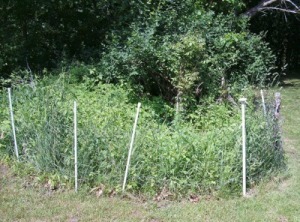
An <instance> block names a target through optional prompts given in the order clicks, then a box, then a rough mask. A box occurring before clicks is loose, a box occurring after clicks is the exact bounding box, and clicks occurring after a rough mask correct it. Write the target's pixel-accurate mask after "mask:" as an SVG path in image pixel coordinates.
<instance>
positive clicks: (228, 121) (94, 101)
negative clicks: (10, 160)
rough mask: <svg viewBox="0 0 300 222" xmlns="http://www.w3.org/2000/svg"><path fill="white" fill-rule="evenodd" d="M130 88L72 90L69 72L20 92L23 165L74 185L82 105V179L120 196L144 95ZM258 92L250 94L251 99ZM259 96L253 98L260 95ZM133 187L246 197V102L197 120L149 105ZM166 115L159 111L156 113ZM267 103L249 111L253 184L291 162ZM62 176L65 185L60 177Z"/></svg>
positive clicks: (4, 114) (214, 108) (7, 144)
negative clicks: (74, 107)
mask: <svg viewBox="0 0 300 222" xmlns="http://www.w3.org/2000/svg"><path fill="white" fill-rule="evenodd" d="M126 87H128V86H126V85H125V86H123V87H122V86H116V85H112V84H100V85H98V86H97V88H94V89H92V90H91V89H89V87H88V85H86V84H85V83H82V84H74V83H73V82H72V78H71V77H70V76H69V75H68V73H62V74H61V75H60V77H59V78H56V77H55V78H44V79H41V80H39V81H37V82H35V84H34V86H32V85H30V84H27V83H26V81H25V83H24V84H19V85H17V86H16V87H14V88H13V104H14V113H15V121H16V129H17V135H18V136H17V138H18V144H19V149H20V151H19V152H20V159H21V161H24V162H27V163H30V164H31V165H32V166H33V168H34V169H35V170H37V171H38V172H41V173H42V172H48V173H52V174H57V175H58V176H57V177H58V178H60V179H54V180H53V182H52V183H53V184H52V186H53V188H55V187H57V186H59V183H60V182H62V181H69V184H72V183H73V181H74V176H73V175H74V173H73V172H74V155H73V113H72V112H73V110H72V104H73V101H74V100H76V101H77V103H78V106H79V108H78V129H79V132H78V138H79V151H78V155H79V158H78V163H79V183H80V184H82V185H87V186H89V187H95V186H99V185H100V184H102V185H104V186H105V187H106V192H107V193H109V192H111V191H112V190H114V191H116V192H119V191H120V190H121V184H122V179H123V175H124V171H125V163H126V158H127V153H128V147H129V142H130V141H129V139H130V135H131V131H132V124H133V118H134V114H135V107H136V102H137V98H136V97H135V96H134V94H132V93H131V92H132V90H130V89H128V88H126ZM249 95H250V94H249ZM254 98H255V97H253V99H254ZM1 99H2V101H3V102H2V109H1V110H2V111H1V118H2V124H1V131H2V134H3V135H4V136H3V138H2V140H1V149H4V150H7V151H8V152H9V153H10V154H11V155H13V146H12V145H13V144H12V142H11V139H10V125H9V124H10V123H9V121H8V118H9V116H8V102H7V95H6V91H5V90H4V91H2V93H1ZM141 102H142V112H141V114H140V120H139V124H138V129H137V135H136V141H135V145H134V150H133V154H132V161H131V167H130V174H129V177H128V184H127V190H128V191H130V192H133V193H143V194H147V195H151V196H154V195H155V194H157V193H159V192H160V191H162V190H163V189H164V190H168V192H170V194H172V196H173V197H175V198H176V197H180V196H182V195H188V194H190V193H206V194H207V193H212V192H219V193H220V194H222V193H223V194H225V193H227V194H239V192H240V188H241V183H240V181H241V166H242V164H241V136H240V135H241V134H240V131H241V128H240V124H241V121H240V109H239V106H232V105H230V104H226V103H221V104H217V103H215V102H214V103H211V104H210V105H209V106H199V107H198V109H197V112H195V113H194V114H193V115H191V114H190V115H189V116H184V115H181V114H180V113H177V114H176V111H175V110H174V108H173V107H172V106H170V105H168V104H167V103H164V102H163V101H162V100H160V99H157V100H150V99H148V98H144V99H142V101H141ZM157 110H159V112H158V111H157ZM269 115H270V118H271V119H266V117H265V116H264V115H263V112H262V110H261V108H260V107H258V108H257V107H255V106H254V105H249V107H248V111H247V132H248V133H247V136H248V141H247V142H248V147H249V149H248V165H249V170H248V186H251V185H253V184H255V183H256V182H258V181H259V180H261V179H262V178H263V176H265V175H270V173H271V172H275V171H277V170H278V169H280V168H281V167H282V166H283V165H284V158H283V151H282V147H281V146H280V143H276V141H278V140H280V135H279V134H278V131H276V130H275V131H274V130H273V129H274V126H275V125H276V124H277V123H276V121H275V122H274V118H272V117H271V116H272V115H273V114H272V112H270V113H269ZM60 180H61V181H60Z"/></svg>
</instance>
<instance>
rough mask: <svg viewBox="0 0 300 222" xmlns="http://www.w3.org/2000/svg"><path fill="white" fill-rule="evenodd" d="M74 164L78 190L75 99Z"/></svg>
mask: <svg viewBox="0 0 300 222" xmlns="http://www.w3.org/2000/svg"><path fill="white" fill-rule="evenodd" d="M74 166H75V192H76V193H77V190H78V182H77V180H78V173H77V104H76V101H74Z"/></svg>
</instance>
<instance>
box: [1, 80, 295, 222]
mask: <svg viewBox="0 0 300 222" xmlns="http://www.w3.org/2000/svg"><path fill="white" fill-rule="evenodd" d="M285 83H286V84H285V86H284V87H283V88H281V89H279V90H278V91H280V92H281V93H282V109H281V113H282V120H283V138H284V149H285V151H286V156H287V159H288V170H287V172H284V173H282V174H281V175H280V176H278V177H276V178H273V180H272V181H271V182H267V183H262V185H260V186H259V187H256V188H255V190H254V191H253V194H252V196H251V197H249V198H242V197H235V198H231V199H216V198H210V197H202V198H201V199H200V201H199V202H198V203H191V202H189V201H188V200H183V201H181V202H170V201H162V202H154V201H146V202H142V201H139V200H137V199H134V200H133V199H132V198H121V197H114V198H108V197H107V198H102V197H100V198H97V197H95V196H92V195H86V194H81V193H79V194H75V193H74V192H73V191H64V192H62V191H59V192H47V191H46V189H42V188H40V189H37V188H32V187H30V186H28V185H27V182H26V180H25V179H24V178H20V177H17V176H15V175H13V173H12V170H11V169H10V168H8V167H7V166H6V165H5V164H0V221H70V222H71V221H72V222H75V221H152V222H158V221H280V222H285V221H300V171H299V170H298V169H300V129H299V126H300V80H299V79H289V80H287V81H285Z"/></svg>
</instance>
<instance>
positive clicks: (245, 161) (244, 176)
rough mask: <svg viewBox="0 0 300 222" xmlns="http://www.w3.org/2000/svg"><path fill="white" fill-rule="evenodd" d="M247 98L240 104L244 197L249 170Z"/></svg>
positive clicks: (241, 100)
mask: <svg viewBox="0 0 300 222" xmlns="http://www.w3.org/2000/svg"><path fill="white" fill-rule="evenodd" d="M246 101H247V99H246V98H241V99H240V102H241V105H242V137H243V196H244V197H245V196H246V195H247V187H246V183H247V181H246V178H247V170H246V163H247V159H246V121H245V106H246Z"/></svg>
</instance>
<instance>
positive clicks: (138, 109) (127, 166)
mask: <svg viewBox="0 0 300 222" xmlns="http://www.w3.org/2000/svg"><path fill="white" fill-rule="evenodd" d="M140 108H141V103H138V106H137V110H136V116H135V121H134V125H133V131H132V136H131V142H130V147H129V151H128V158H127V164H126V170H125V175H124V181H123V187H122V191H123V192H124V191H125V186H126V180H127V175H128V170H129V165H130V157H131V152H132V147H133V142H134V136H135V130H136V125H137V121H138V118H139V112H140Z"/></svg>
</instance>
